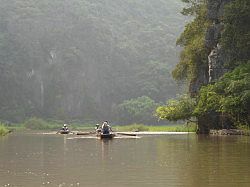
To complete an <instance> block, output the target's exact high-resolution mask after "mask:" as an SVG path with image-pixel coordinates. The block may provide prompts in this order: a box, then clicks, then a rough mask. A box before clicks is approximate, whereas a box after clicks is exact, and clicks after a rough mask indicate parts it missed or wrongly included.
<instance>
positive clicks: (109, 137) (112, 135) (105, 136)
mask: <svg viewBox="0 0 250 187" xmlns="http://www.w3.org/2000/svg"><path fill="white" fill-rule="evenodd" d="M96 136H97V137H100V138H101V139H104V138H106V139H111V138H114V137H115V134H113V133H109V134H103V133H98V134H96Z"/></svg>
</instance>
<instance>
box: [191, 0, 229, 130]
mask: <svg viewBox="0 0 250 187" xmlns="http://www.w3.org/2000/svg"><path fill="white" fill-rule="evenodd" d="M230 1H232V0H208V2H207V9H208V11H207V18H208V19H209V20H210V21H211V22H212V25H211V26H210V27H209V28H208V30H207V33H206V36H205V46H206V47H207V49H208V50H209V51H210V53H209V55H208V65H207V68H203V69H202V70H201V71H200V73H199V74H201V73H202V74H204V76H203V77H202V76H201V75H198V78H197V80H195V81H194V83H196V84H193V85H190V87H191V88H198V89H199V88H200V86H201V85H197V83H198V84H199V83H202V84H209V83H213V82H215V81H216V80H218V79H219V78H220V77H221V76H222V75H224V74H225V73H226V72H227V71H228V69H226V68H225V63H226V62H228V61H229V59H230V57H228V56H227V55H226V54H225V52H224V50H223V48H222V47H221V45H220V44H219V40H220V38H221V33H222V31H223V22H222V18H223V14H224V7H225V5H226V4H227V3H229V2H230ZM204 70H207V72H204ZM204 78H207V79H206V80H204ZM191 84H192V82H191ZM192 91H195V89H193V90H192V89H190V92H191V93H192ZM196 92H197V90H196ZM224 120H225V119H224V118H221V116H220V114H218V113H214V114H207V115H205V116H202V117H199V118H198V127H199V133H209V129H212V128H218V126H220V124H223V121H224ZM222 126H223V125H222Z"/></svg>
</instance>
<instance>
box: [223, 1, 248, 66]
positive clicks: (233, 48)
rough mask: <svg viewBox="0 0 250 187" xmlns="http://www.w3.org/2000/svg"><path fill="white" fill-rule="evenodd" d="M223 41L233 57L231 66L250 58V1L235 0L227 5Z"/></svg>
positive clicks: (228, 52)
mask: <svg viewBox="0 0 250 187" xmlns="http://www.w3.org/2000/svg"><path fill="white" fill-rule="evenodd" d="M223 18H224V19H223V22H224V32H223V33H222V37H221V43H222V45H223V47H224V49H225V50H226V52H227V54H228V55H230V56H231V57H232V61H231V63H230V67H231V68H232V67H236V66H237V65H238V62H239V61H247V60H249V58H250V53H249V51H250V22H249V20H250V1H249V0H235V1H232V2H231V3H229V4H228V5H227V6H226V7H225V14H224V17H223Z"/></svg>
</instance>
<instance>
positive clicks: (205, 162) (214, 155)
mask: <svg viewBox="0 0 250 187" xmlns="http://www.w3.org/2000/svg"><path fill="white" fill-rule="evenodd" d="M244 141H245V138H239V137H219V136H214V137H213V136H212V137H209V136H194V135H189V136H187V137H186V136H184V137H183V138H175V137H173V138H171V137H169V138H166V139H165V140H164V139H159V141H158V142H157V155H158V159H157V160H158V162H157V164H158V165H159V166H160V167H161V168H166V169H165V170H164V171H165V172H166V176H168V177H169V176H172V177H173V178H175V179H176V180H177V181H176V182H178V180H179V181H181V183H184V184H185V186H192V187H193V186H209V185H211V186H213V185H215V186H224V185H227V184H231V185H232V186H233V185H236V186H237V185H238V183H239V182H242V183H244V182H245V183H247V181H248V182H249V179H247V177H246V176H248V175H247V173H248V172H249V168H248V165H247V164H246V159H247V158H246V157H247V155H249V154H250V149H249V145H248V144H247V143H246V142H244ZM241 157H243V159H242V160H241ZM243 160H244V161H243Z"/></svg>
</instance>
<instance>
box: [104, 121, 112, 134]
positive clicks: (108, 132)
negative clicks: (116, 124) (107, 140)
mask: <svg viewBox="0 0 250 187" xmlns="http://www.w3.org/2000/svg"><path fill="white" fill-rule="evenodd" d="M101 130H102V134H110V132H112V129H111V127H110V125H109V124H108V121H104V122H103V124H102V129H101Z"/></svg>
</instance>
